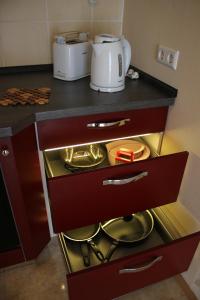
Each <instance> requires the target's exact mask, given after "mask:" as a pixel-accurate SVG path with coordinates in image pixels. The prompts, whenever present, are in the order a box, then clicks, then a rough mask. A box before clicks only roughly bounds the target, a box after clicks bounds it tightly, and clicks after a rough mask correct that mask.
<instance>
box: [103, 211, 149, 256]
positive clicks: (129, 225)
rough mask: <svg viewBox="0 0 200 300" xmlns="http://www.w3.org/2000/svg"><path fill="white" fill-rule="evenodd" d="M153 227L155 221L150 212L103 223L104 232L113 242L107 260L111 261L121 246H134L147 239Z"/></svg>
mask: <svg viewBox="0 0 200 300" xmlns="http://www.w3.org/2000/svg"><path fill="white" fill-rule="evenodd" d="M153 227H154V219H153V217H152V215H151V213H150V212H149V211H148V210H146V211H144V212H139V213H136V214H132V215H130V216H126V217H120V218H116V219H111V220H109V221H105V222H102V223H101V228H102V230H103V231H104V232H105V233H106V235H108V236H109V237H110V238H111V239H112V240H113V242H112V245H111V247H110V249H109V251H108V253H107V255H106V257H105V260H107V261H109V260H110V258H111V256H112V255H113V253H114V251H115V250H116V249H117V247H118V246H119V245H120V244H126V245H132V244H135V243H138V242H140V241H143V240H144V239H146V238H147V237H148V236H149V235H150V233H151V232H152V230H153Z"/></svg>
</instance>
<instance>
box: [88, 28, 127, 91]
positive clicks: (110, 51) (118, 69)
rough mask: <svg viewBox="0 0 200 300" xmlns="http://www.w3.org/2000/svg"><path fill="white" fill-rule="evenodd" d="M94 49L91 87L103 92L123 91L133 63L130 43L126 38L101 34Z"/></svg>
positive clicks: (94, 44)
mask: <svg viewBox="0 0 200 300" xmlns="http://www.w3.org/2000/svg"><path fill="white" fill-rule="evenodd" d="M92 47H93V51H92V62H91V82H90V87H91V88H92V89H94V90H96V91H101V92H118V91H121V90H123V89H124V88H125V76H126V73H127V71H128V68H129V65H130V61H131V47H130V44H129V42H128V41H127V40H126V39H125V38H124V37H117V36H114V35H109V34H100V35H96V36H95V40H94V43H93V44H92Z"/></svg>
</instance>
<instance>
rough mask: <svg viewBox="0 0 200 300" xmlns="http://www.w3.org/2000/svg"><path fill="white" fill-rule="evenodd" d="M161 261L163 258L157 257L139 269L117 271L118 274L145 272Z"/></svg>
mask: <svg viewBox="0 0 200 300" xmlns="http://www.w3.org/2000/svg"><path fill="white" fill-rule="evenodd" d="M162 259H163V256H158V257H156V258H155V259H154V260H152V261H151V262H148V263H146V264H144V265H142V266H140V267H136V268H127V269H121V270H119V274H127V273H137V272H142V271H145V270H147V269H149V268H151V267H153V266H154V265H155V264H156V263H158V262H160V261H161V260H162Z"/></svg>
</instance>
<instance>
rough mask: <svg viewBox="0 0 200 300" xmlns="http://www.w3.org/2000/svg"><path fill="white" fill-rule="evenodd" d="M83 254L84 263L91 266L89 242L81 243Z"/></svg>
mask: <svg viewBox="0 0 200 300" xmlns="http://www.w3.org/2000/svg"><path fill="white" fill-rule="evenodd" d="M80 249H81V254H82V257H83V263H84V265H85V266H86V267H89V266H90V256H89V246H88V244H87V243H81V244H80Z"/></svg>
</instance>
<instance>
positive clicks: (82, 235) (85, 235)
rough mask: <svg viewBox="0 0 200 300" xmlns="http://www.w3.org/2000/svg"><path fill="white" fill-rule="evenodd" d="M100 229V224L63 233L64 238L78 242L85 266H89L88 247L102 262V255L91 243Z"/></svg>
mask: <svg viewBox="0 0 200 300" xmlns="http://www.w3.org/2000/svg"><path fill="white" fill-rule="evenodd" d="M100 229H101V226H100V224H95V225H90V226H85V227H81V228H78V229H73V230H70V231H67V232H65V233H64V236H65V237H66V238H67V239H69V240H71V241H74V242H80V243H81V244H80V247H81V253H82V256H83V262H84V265H85V266H87V267H88V266H89V265H90V257H89V247H88V246H90V247H91V248H92V250H93V251H94V253H95V255H96V257H97V258H98V259H99V260H100V261H104V256H103V253H102V252H101V251H100V250H99V249H98V247H97V246H96V244H95V243H94V242H93V240H92V239H93V238H94V237H95V236H96V235H97V234H98V233H99V230H100Z"/></svg>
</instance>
